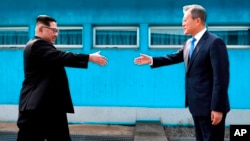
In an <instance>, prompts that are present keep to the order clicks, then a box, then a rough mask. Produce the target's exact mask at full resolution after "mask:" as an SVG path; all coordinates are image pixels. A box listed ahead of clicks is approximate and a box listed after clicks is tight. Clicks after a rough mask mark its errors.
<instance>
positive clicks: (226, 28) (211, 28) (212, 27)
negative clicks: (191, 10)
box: [148, 25, 250, 49]
mask: <svg viewBox="0 0 250 141" xmlns="http://www.w3.org/2000/svg"><path fill="white" fill-rule="evenodd" d="M152 29H182V27H181V26H150V27H149V30H148V46H149V48H152V49H157V48H161V49H165V48H181V47H182V46H183V44H184V42H183V44H181V45H151V30H152ZM207 29H208V31H209V32H212V31H220V30H221V31H233V30H247V31H248V30H250V26H237V25H236V26H222V25H220V26H217V25H209V26H207ZM182 30H183V29H182ZM185 36H188V35H185ZM248 36H250V35H248ZM249 38H250V37H249ZM249 42H250V41H249ZM226 45H227V48H229V49H249V48H250V45H228V44H226Z"/></svg>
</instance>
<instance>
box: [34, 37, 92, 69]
mask: <svg viewBox="0 0 250 141" xmlns="http://www.w3.org/2000/svg"><path fill="white" fill-rule="evenodd" d="M31 52H32V57H33V59H36V60H37V63H40V64H47V65H62V66H67V67H76V68H87V67H88V61H89V55H88V54H77V53H71V52H64V51H60V50H58V49H56V48H55V47H54V46H53V45H51V44H49V43H48V42H46V41H44V40H38V41H36V42H35V43H34V44H33V46H32V47H31Z"/></svg>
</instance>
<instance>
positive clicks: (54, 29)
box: [43, 26, 59, 33]
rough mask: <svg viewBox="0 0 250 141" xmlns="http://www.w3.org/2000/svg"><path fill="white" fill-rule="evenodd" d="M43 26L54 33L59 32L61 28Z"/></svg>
mask: <svg viewBox="0 0 250 141" xmlns="http://www.w3.org/2000/svg"><path fill="white" fill-rule="evenodd" d="M43 28H48V29H50V30H51V31H53V32H54V33H59V29H57V28H51V27H48V26H43Z"/></svg>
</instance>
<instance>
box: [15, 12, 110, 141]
mask: <svg viewBox="0 0 250 141" xmlns="http://www.w3.org/2000/svg"><path fill="white" fill-rule="evenodd" d="M57 36H58V27H57V23H56V20H55V19H54V18H52V17H49V16H46V15H41V16H38V17H37V20H36V36H35V37H34V38H33V39H32V40H30V41H29V42H28V43H27V45H26V47H25V50H24V74H25V78H24V81H23V85H22V89H21V95H20V102H19V117H18V121H17V126H18V128H19V131H18V137H17V141H44V140H45V139H46V140H47V141H70V140H71V139H70V135H69V128H68V121H67V115H66V113H73V112H74V108H73V104H72V100H71V96H70V91H69V86H68V79H67V75H66V71H65V68H64V67H65V66H66V67H76V68H87V67H88V62H89V61H91V62H93V63H96V64H99V65H101V66H104V65H106V63H107V59H106V58H105V57H104V56H101V55H100V53H99V52H97V53H93V54H76V53H71V52H63V51H60V50H58V49H56V48H55V47H54V45H53V44H54V42H55V40H56V38H57Z"/></svg>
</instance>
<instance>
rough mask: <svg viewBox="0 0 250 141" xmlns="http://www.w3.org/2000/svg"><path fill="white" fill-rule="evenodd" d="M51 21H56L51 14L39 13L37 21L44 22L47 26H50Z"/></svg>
mask: <svg viewBox="0 0 250 141" xmlns="http://www.w3.org/2000/svg"><path fill="white" fill-rule="evenodd" d="M50 22H56V20H55V19H54V18H52V17H50V16H47V15H39V16H38V17H37V18H36V23H42V24H44V25H46V26H50Z"/></svg>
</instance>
